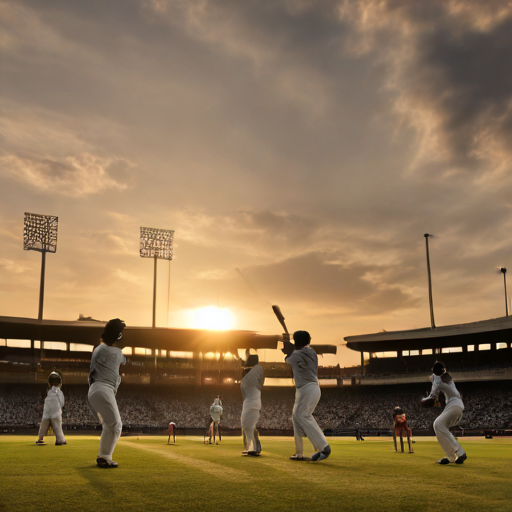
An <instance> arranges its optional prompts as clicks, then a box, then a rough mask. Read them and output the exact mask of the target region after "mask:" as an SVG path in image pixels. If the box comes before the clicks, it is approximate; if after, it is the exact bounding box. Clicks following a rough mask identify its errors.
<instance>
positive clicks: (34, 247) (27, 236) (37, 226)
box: [23, 213, 59, 341]
mask: <svg viewBox="0 0 512 512" xmlns="http://www.w3.org/2000/svg"><path fill="white" fill-rule="evenodd" d="M58 223H59V218H58V217H55V216H53V215H39V214H37V213H25V224H24V228H23V249H24V250H25V251H38V252H40V253H41V255H42V261H41V282H40V286H39V313H38V316H37V319H38V320H42V319H43V303H44V278H45V269H46V253H47V252H56V251H57V229H58ZM41 341H42V340H41Z"/></svg>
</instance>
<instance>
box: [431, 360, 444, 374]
mask: <svg viewBox="0 0 512 512" xmlns="http://www.w3.org/2000/svg"><path fill="white" fill-rule="evenodd" d="M445 371H446V368H445V366H444V363H443V362H442V361H436V362H435V363H434V366H432V373H433V374H434V375H437V376H438V377H439V376H440V375H443V373H444V372H445Z"/></svg>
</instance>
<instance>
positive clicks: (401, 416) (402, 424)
mask: <svg viewBox="0 0 512 512" xmlns="http://www.w3.org/2000/svg"><path fill="white" fill-rule="evenodd" d="M404 432H405V433H406V434H407V443H408V444H409V453H414V450H413V449H412V430H411V429H410V428H409V427H408V425H407V417H406V416H405V412H404V411H403V410H402V408H401V407H398V406H397V407H395V408H394V409H393V442H394V443H395V452H397V451H398V449H397V446H396V437H397V436H400V446H401V448H402V452H403V451H404V438H403V435H404Z"/></svg>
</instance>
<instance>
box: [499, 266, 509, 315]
mask: <svg viewBox="0 0 512 512" xmlns="http://www.w3.org/2000/svg"><path fill="white" fill-rule="evenodd" d="M499 270H500V272H501V273H502V274H503V285H504V286H505V313H506V315H507V316H508V298H507V269H506V268H505V267H500V269H499Z"/></svg>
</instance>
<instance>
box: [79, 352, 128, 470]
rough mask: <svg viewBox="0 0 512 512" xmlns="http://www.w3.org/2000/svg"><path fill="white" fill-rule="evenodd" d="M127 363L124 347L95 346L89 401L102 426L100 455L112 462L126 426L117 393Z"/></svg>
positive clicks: (90, 374) (90, 376)
mask: <svg viewBox="0 0 512 512" xmlns="http://www.w3.org/2000/svg"><path fill="white" fill-rule="evenodd" d="M124 363H126V357H125V356H124V355H123V352H122V350H121V349H120V348H117V347H111V346H109V345H105V344H104V343H102V344H101V345H99V346H97V347H96V348H95V349H94V352H93V353H92V357H91V371H90V373H89V395H88V397H87V401H88V403H89V408H90V409H91V412H92V413H93V415H94V417H95V418H96V419H97V420H98V421H99V422H100V423H101V425H102V431H101V438H100V448H99V453H98V457H102V458H104V459H106V460H107V461H108V462H112V454H113V453H114V448H115V447H116V444H117V441H119V438H120V437H121V431H122V428H123V423H122V422H121V416H120V415H119V409H118V407H117V402H116V392H117V388H118V387H119V384H120V383H121V376H120V375H119V366H120V365H121V364H124Z"/></svg>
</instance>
